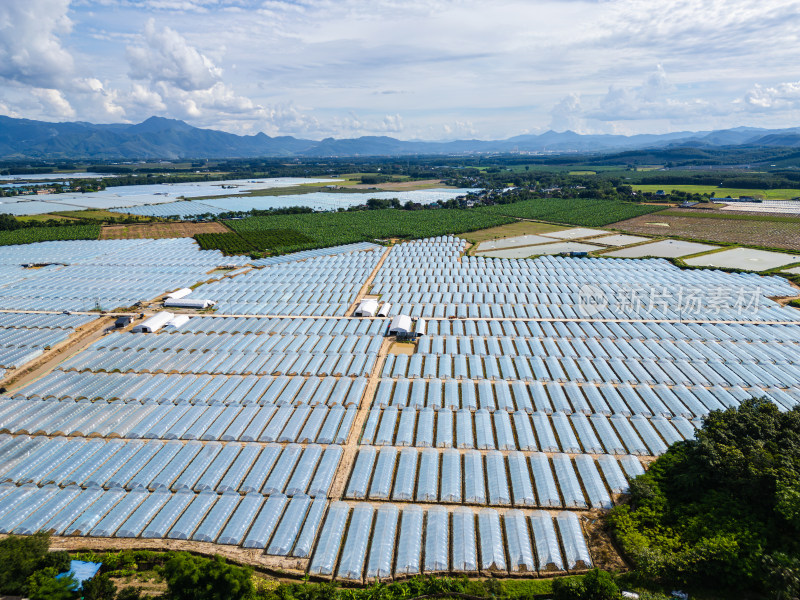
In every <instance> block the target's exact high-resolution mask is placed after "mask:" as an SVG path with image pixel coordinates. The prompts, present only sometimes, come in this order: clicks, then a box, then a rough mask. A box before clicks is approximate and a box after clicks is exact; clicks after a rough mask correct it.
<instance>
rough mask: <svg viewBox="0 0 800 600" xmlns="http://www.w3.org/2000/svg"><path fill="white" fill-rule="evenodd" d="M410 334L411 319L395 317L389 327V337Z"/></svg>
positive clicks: (405, 316) (400, 316)
mask: <svg viewBox="0 0 800 600" xmlns="http://www.w3.org/2000/svg"><path fill="white" fill-rule="evenodd" d="M410 332H411V317H409V316H408V315H397V316H396V317H395V318H393V319H392V323H391V325H389V335H397V334H398V333H400V334H408V333H410Z"/></svg>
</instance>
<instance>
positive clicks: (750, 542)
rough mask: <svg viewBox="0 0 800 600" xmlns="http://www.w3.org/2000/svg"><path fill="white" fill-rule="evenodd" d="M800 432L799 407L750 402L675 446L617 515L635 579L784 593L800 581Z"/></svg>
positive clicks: (639, 481) (710, 419)
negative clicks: (799, 575) (796, 558)
mask: <svg viewBox="0 0 800 600" xmlns="http://www.w3.org/2000/svg"><path fill="white" fill-rule="evenodd" d="M798 432H800V408H798V407H795V408H794V409H792V410H790V411H785V412H781V411H780V410H778V408H777V406H776V405H775V404H774V403H772V402H771V401H768V400H766V399H752V400H746V401H744V402H742V404H741V405H740V406H739V407H738V408H736V409H733V408H731V409H728V410H725V411H713V412H711V413H710V414H709V415H707V416H706V418H705V419H704V421H703V426H702V427H701V428H700V429H699V430H698V431H697V433H696V439H695V440H690V441H684V442H679V443H677V444H673V445H672V446H671V447H670V448H669V450H668V451H667V452H666V453H664V454H663V455H662V456H661V457H659V458H658V459H657V460H656V461H655V462H653V463H652V464H651V465H650V468H649V469H648V471H647V473H645V474H644V475H642V476H640V477H637V478H636V479H635V480H633V482H632V483H631V488H630V497H631V501H630V504H629V505H622V506H619V507H617V508H615V509H614V510H613V511H612V513H611V515H610V518H609V521H610V523H611V525H612V527H613V529H614V534H615V536H616V537H617V540H618V541H619V542H620V545H621V547H622V549H623V551H624V552H625V553H626V554H627V555H628V556H629V557H630V558H631V560H632V561H633V562H634V564H635V566H636V572H635V573H636V574H638V576H639V577H640V578H641V579H643V580H653V579H661V580H663V581H668V582H670V583H671V584H677V585H698V586H702V585H707V582H709V581H713V582H714V584H715V586H717V587H718V588H720V589H725V588H728V589H731V590H733V589H735V590H737V591H739V592H741V591H742V590H744V589H748V590H753V591H756V590H757V591H771V592H774V593H776V594H778V593H782V592H784V591H785V589H786V587H787V585H789V583H785V582H790V583H791V582H794V581H797V579H798V573H800V564H798V561H797V560H795V559H794V557H797V556H800V485H799V484H798V480H799V479H800V478H799V477H798V473H800V434H798ZM767 557H771V559H770V561H769V562H768V564H765V562H764V561H765V558H767ZM765 567H766V568H765ZM781 582H784V583H781ZM791 585H795V584H794V583H791ZM783 597H784V598H788V597H791V596H783Z"/></svg>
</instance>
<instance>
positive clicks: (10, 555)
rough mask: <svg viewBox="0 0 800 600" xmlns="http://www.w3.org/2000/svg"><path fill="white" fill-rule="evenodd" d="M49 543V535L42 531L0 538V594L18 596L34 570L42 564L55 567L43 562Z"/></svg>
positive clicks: (22, 591)
mask: <svg viewBox="0 0 800 600" xmlns="http://www.w3.org/2000/svg"><path fill="white" fill-rule="evenodd" d="M49 545H50V537H49V536H48V535H47V534H43V533H36V534H34V535H30V536H25V537H19V536H16V535H10V536H8V537H7V538H5V539H4V540H0V594H7V595H12V596H20V595H22V594H23V593H24V592H25V587H26V585H27V582H28V578H29V577H30V576H31V575H32V574H33V572H34V571H36V570H37V569H40V568H41V567H42V566H52V567H53V568H56V567H57V565H46V564H43V563H44V561H45V557H46V556H47V549H48V547H49ZM56 572H59V571H56Z"/></svg>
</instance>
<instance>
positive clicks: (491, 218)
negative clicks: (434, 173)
mask: <svg viewBox="0 0 800 600" xmlns="http://www.w3.org/2000/svg"><path fill="white" fill-rule="evenodd" d="M513 221H514V219H513V218H511V217H506V216H503V215H500V214H496V213H494V212H491V211H490V210H489V209H488V208H475V209H464V210H456V209H442V210H434V209H431V210H417V211H408V210H396V209H385V210H365V211H353V212H317V213H301V214H294V215H274V216H273V215H270V216H263V217H249V218H247V219H240V220H233V221H226V225H228V227H230V228H231V229H233V230H234V231H235V232H236V234H237V235H238V236H239V237H240V238H241V242H237V241H236V240H234V239H233V238H231V237H230V236H227V234H221V236H222V237H219V234H218V238H213V237H209V236H203V237H202V238H198V242H199V243H201V245H203V247H204V248H207V249H208V248H218V249H220V250H223V251H227V252H229V253H246V252H249V251H251V250H252V249H255V250H258V251H269V252H271V253H273V254H280V253H285V252H296V251H298V250H308V249H311V248H325V247H328V246H338V245H341V244H352V243H354V242H364V241H371V240H374V239H385V238H403V239H413V238H425V237H434V236H437V235H446V234H456V233H463V232H466V231H476V230H478V229H486V228H487V227H495V226H497V225H504V224H506V223H511V222H513ZM211 235H214V234H211ZM225 236H227V237H225ZM214 239H219V244H220V245H218V246H217V245H214V244H215V242H214ZM306 240H307V241H306Z"/></svg>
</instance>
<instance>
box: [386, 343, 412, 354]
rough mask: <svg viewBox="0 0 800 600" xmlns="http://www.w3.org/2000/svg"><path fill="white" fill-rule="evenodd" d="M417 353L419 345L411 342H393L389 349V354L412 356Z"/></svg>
mask: <svg viewBox="0 0 800 600" xmlns="http://www.w3.org/2000/svg"><path fill="white" fill-rule="evenodd" d="M416 351H417V345H416V344H412V343H411V342H392V345H391V346H390V347H389V354H407V355H409V356H411V355H412V354H414V352H416Z"/></svg>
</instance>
